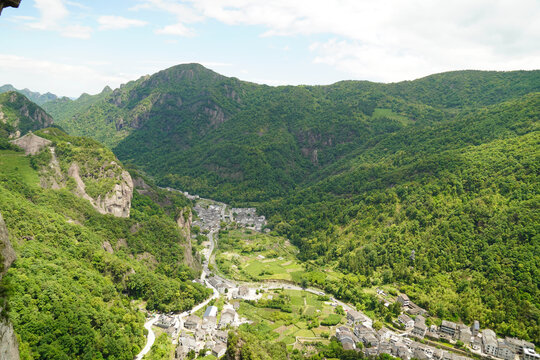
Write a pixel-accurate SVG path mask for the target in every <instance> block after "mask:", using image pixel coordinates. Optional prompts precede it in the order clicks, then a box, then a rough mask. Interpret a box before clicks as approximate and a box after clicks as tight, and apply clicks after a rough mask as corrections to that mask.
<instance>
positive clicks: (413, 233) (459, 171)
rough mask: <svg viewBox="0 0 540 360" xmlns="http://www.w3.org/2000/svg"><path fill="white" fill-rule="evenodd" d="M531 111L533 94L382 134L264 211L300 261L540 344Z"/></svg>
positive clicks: (356, 296)
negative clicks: (396, 289)
mask: <svg viewBox="0 0 540 360" xmlns="http://www.w3.org/2000/svg"><path fill="white" fill-rule="evenodd" d="M539 109H540V94H534V95H529V96H526V97H525V98H524V99H521V100H516V101H511V102H508V103H504V104H501V105H495V106H493V107H490V108H488V109H486V110H485V111H483V112H482V114H478V113H475V114H474V115H472V116H468V117H464V118H463V119H460V120H456V121H455V122H454V123H452V124H444V125H440V126H438V127H435V128H433V129H432V130H433V131H432V132H430V133H429V134H428V133H424V134H422V133H416V132H415V133H413V132H411V133H409V134H403V136H401V137H397V138H396V139H388V140H387V141H385V142H382V143H381V144H379V145H378V146H377V147H375V148H374V149H371V150H369V151H366V152H365V153H364V154H362V155H361V156H359V157H356V158H354V159H353V160H351V161H349V162H346V163H344V164H337V166H336V168H335V169H334V171H335V174H334V175H329V176H328V177H326V178H324V180H321V181H320V182H318V183H317V184H315V185H313V186H309V187H306V188H304V189H302V190H300V191H298V193H296V194H294V195H291V196H289V197H287V198H286V199H283V200H282V201H274V202H272V203H268V204H266V205H264V206H263V208H262V209H263V211H264V212H265V213H266V214H268V215H271V217H270V221H271V224H272V226H273V227H274V228H275V229H276V230H277V231H278V232H279V233H281V234H283V235H286V236H288V237H289V238H290V239H291V240H292V241H293V242H294V243H295V244H297V245H298V246H300V247H301V252H300V254H301V255H300V256H301V258H302V259H304V260H307V261H313V263H314V264H317V265H318V266H328V265H330V264H334V266H335V267H336V268H338V269H340V270H341V271H344V272H350V273H352V274H356V275H359V278H358V279H359V284H358V285H360V288H361V287H363V286H368V287H371V286H374V285H378V284H399V285H400V286H401V287H402V290H403V291H405V292H407V294H409V296H412V297H413V299H414V300H415V301H417V302H418V303H419V304H421V305H422V306H424V307H426V308H428V309H429V310H430V312H432V313H433V314H437V315H438V316H440V317H442V318H447V319H458V318H460V319H461V320H463V321H464V322H465V323H471V322H472V320H474V319H477V320H480V322H481V323H482V324H486V326H487V327H491V328H494V329H497V330H498V331H499V332H501V333H506V334H511V335H514V336H521V337H525V338H529V339H532V340H533V341H535V342H537V341H538V340H539V337H540V327H539V325H540V303H539V302H538V299H540V293H538V286H539V284H538V279H539V278H540V273H539V271H540V270H539V269H540V266H539V265H540V264H539V262H538V258H537V257H535V256H534V255H533V254H538V253H540V242H539V238H538V230H539V229H538V225H537V224H538V221H539V215H540V214H539V213H538V200H539V199H540V198H539V188H538V183H539V182H538V180H539V179H538V164H539V163H540V157H539V153H538V148H539V145H540V134H539V132H538V119H539V118H540V113H539ZM465 131H466V132H467V133H468V134H469V136H462V135H461V134H462V133H463V132H465ZM407 135H408V136H407ZM403 144H407V146H403ZM398 145H401V146H400V150H397V151H396V150H392V147H393V146H398ZM272 214H273V215H272ZM310 281H314V282H318V283H319V284H320V285H322V286H330V289H329V290H332V291H334V292H336V293H339V294H340V295H341V296H342V297H344V298H349V299H351V300H355V301H359V302H361V303H362V302H364V300H365V299H364V300H363V299H362V296H361V289H360V288H358V289H357V290H353V289H354V288H352V287H351V286H350V284H341V285H340V284H334V285H331V284H329V283H328V282H326V281H325V279H324V277H323V278H320V277H319V278H318V279H317V278H313V279H310ZM332 287H333V288H332ZM366 305H367V304H366Z"/></svg>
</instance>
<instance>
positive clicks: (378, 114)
mask: <svg viewBox="0 0 540 360" xmlns="http://www.w3.org/2000/svg"><path fill="white" fill-rule="evenodd" d="M372 117H373V118H375V119H377V118H383V117H385V118H387V119H392V120H396V121H399V122H400V123H401V124H402V125H408V124H410V123H411V122H412V120H411V119H409V118H407V117H406V116H403V115H400V114H397V113H395V112H393V111H392V110H391V109H381V108H377V109H375V111H373V115H372Z"/></svg>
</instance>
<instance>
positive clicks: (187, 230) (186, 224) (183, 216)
mask: <svg viewBox="0 0 540 360" xmlns="http://www.w3.org/2000/svg"><path fill="white" fill-rule="evenodd" d="M188 212H189V214H188ZM176 223H177V224H178V227H179V228H180V232H181V233H182V235H184V237H185V238H186V246H185V247H184V249H185V251H184V258H185V259H186V262H187V264H188V265H189V266H191V267H194V266H195V262H194V260H193V253H192V245H191V225H192V223H193V214H192V213H191V210H190V209H188V208H184V209H182V211H180V215H179V216H178V219H177V220H176Z"/></svg>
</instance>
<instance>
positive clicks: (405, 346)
mask: <svg viewBox="0 0 540 360" xmlns="http://www.w3.org/2000/svg"><path fill="white" fill-rule="evenodd" d="M396 301H397V302H398V303H399V304H400V305H401V306H402V309H403V312H402V314H400V315H399V316H398V319H397V322H396V325H398V326H400V327H402V328H404V329H405V330H404V331H391V330H389V329H387V328H386V327H383V328H381V329H379V330H375V329H374V328H373V327H372V326H373V321H372V320H371V319H370V318H369V317H367V316H366V315H365V314H363V313H361V312H359V311H355V310H352V311H348V313H347V326H340V327H338V329H337V330H336V337H337V339H338V340H339V341H340V342H341V344H342V345H343V348H344V349H347V350H357V351H363V352H364V354H365V355H366V356H367V357H375V356H378V355H381V354H388V355H392V356H395V357H398V358H401V359H405V360H410V359H413V358H414V359H418V360H428V359H434V360H466V359H470V356H467V355H468V352H467V351H466V350H469V351H470V352H471V353H472V354H474V355H477V356H479V357H482V358H489V359H504V360H514V359H520V358H521V359H523V360H540V355H539V354H537V353H536V351H535V346H534V344H533V343H530V342H527V341H524V340H520V339H516V338H510V337H506V338H504V339H501V338H497V336H496V335H495V332H494V331H493V330H490V329H484V330H481V329H480V324H479V322H478V321H474V323H473V324H472V325H471V326H466V325H464V324H457V323H454V322H451V321H446V320H443V321H442V323H441V325H440V326H436V325H430V326H427V325H426V316H428V315H429V314H428V313H427V311H425V310H424V309H422V308H421V307H419V306H418V305H416V304H414V303H413V302H412V301H410V299H409V298H408V296H407V295H406V294H400V295H399V296H398V297H397V299H396ZM458 343H459V344H461V345H462V347H463V349H456V348H454V347H451V346H448V345H455V344H458Z"/></svg>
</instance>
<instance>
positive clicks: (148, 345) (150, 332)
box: [135, 315, 159, 360]
mask: <svg viewBox="0 0 540 360" xmlns="http://www.w3.org/2000/svg"><path fill="white" fill-rule="evenodd" d="M158 317H159V315H155V316H154V317H153V318H151V319H150V320H148V321H147V322H146V323H145V324H144V328H145V329H147V330H148V337H147V339H146V345H145V346H144V348H143V349H142V350H141V352H140V353H139V355H137V356H136V357H135V360H141V359H142V358H143V356H144V355H146V354H147V353H148V352H149V351H150V349H151V348H152V345H154V341H155V340H156V334H154V331H153V330H152V325H154V323H155V322H156V321H157V319H158Z"/></svg>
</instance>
